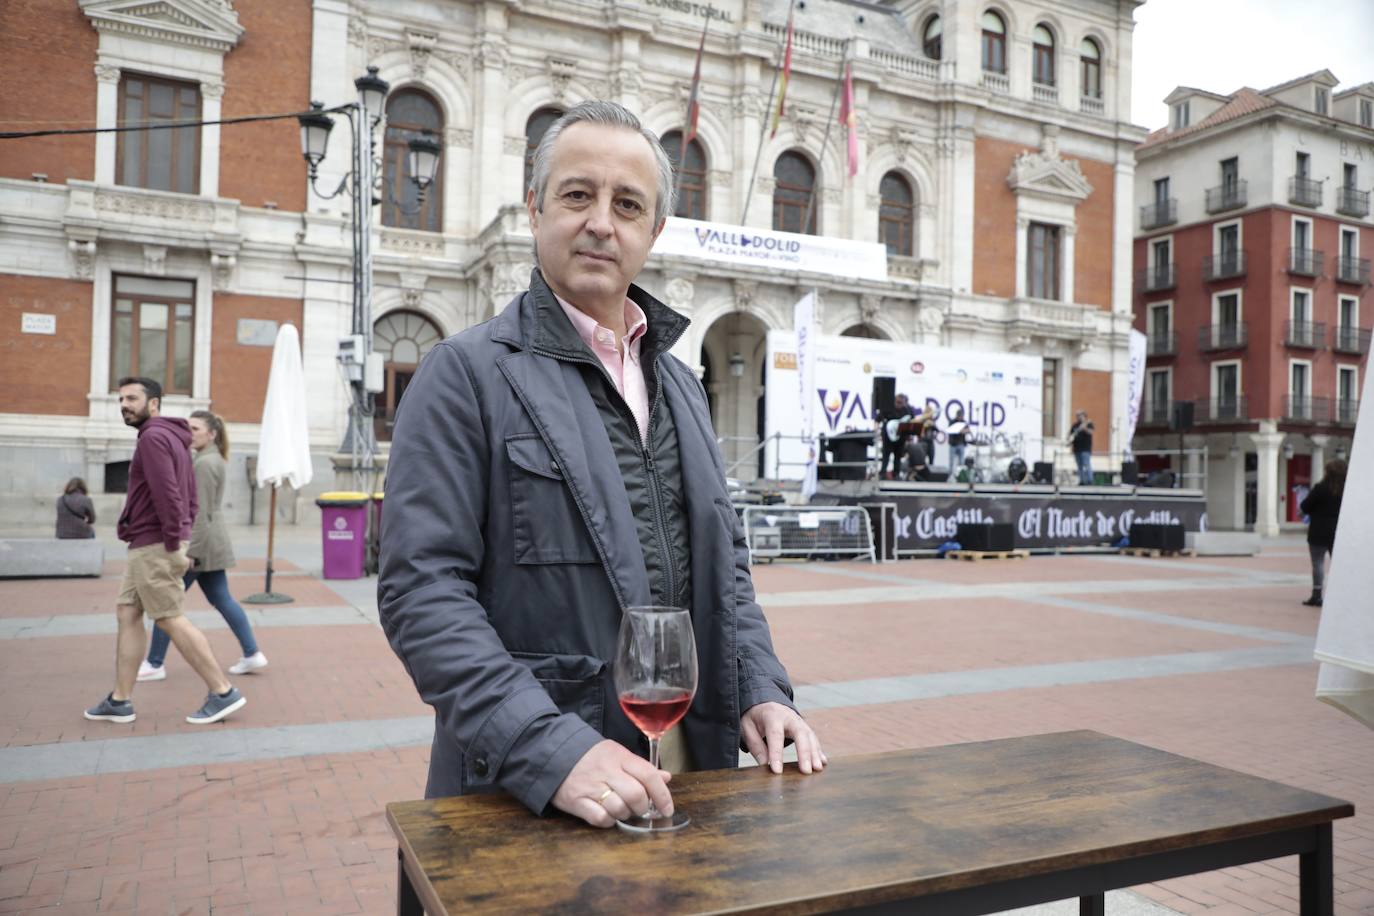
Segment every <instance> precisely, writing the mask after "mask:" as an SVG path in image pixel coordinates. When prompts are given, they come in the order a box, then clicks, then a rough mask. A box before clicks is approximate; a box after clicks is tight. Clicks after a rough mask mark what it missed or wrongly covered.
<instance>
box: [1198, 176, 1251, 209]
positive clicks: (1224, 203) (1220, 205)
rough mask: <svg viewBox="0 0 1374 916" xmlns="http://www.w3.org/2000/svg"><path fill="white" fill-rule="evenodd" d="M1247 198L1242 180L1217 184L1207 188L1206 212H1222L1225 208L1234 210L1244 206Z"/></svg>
mask: <svg viewBox="0 0 1374 916" xmlns="http://www.w3.org/2000/svg"><path fill="white" fill-rule="evenodd" d="M1247 200H1248V197H1247V195H1246V184H1245V182H1244V181H1237V182H1235V183H1234V184H1223V185H1218V186H1217V187H1215V188H1208V189H1207V212H1208V213H1222V212H1224V211H1226V210H1235V209H1237V208H1238V207H1243V206H1245V204H1246V201H1247Z"/></svg>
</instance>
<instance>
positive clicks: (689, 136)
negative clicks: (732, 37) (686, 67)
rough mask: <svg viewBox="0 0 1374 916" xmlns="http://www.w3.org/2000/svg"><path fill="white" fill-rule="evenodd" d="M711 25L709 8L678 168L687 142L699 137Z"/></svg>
mask: <svg viewBox="0 0 1374 916" xmlns="http://www.w3.org/2000/svg"><path fill="white" fill-rule="evenodd" d="M710 27H711V16H710V9H709V8H708V9H707V15H706V21H705V22H704V23H703V24H702V26H701V44H699V45H697V65H696V67H695V69H693V70H692V92H691V94H690V95H689V96H688V97H687V129H686V130H684V131H683V132H682V146H681V148H680V149H679V150H678V156H677V161H678V168H679V169H681V168H682V163H683V162H684V161H685V160H686V159H687V144H689V143H691V142H692V141H693V140H695V139H696V137H697V121H698V120H699V119H700V117H701V100H700V99H699V98H698V94H699V93H700V91H701V55H702V52H704V51H705V50H706V30H707V29H708V28H710Z"/></svg>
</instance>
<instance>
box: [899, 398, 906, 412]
mask: <svg viewBox="0 0 1374 916" xmlns="http://www.w3.org/2000/svg"><path fill="white" fill-rule="evenodd" d="M897 409H898V410H906V398H904V397H902V396H901V395H900V394H899V395H897Z"/></svg>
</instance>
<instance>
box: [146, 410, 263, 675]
mask: <svg viewBox="0 0 1374 916" xmlns="http://www.w3.org/2000/svg"><path fill="white" fill-rule="evenodd" d="M189 423H190V426H191V451H192V453H193V457H194V459H195V463H194V468H195V472H196V502H197V504H198V506H199V508H198V510H197V512H196V520H195V524H194V525H193V526H192V528H191V546H190V547H188V548H187V550H186V554H187V556H189V557H190V558H191V568H190V569H189V570H187V571H186V577H185V580H184V581H185V584H186V587H187V588H188V589H189V588H190V587H191V583H192V582H196V581H199V582H200V590H201V591H202V592H204V593H205V597H206V598H208V599H210V603H211V604H212V605H214V606H215V610H217V611H219V612H220V615H221V616H223V617H224V622H225V623H227V624H229V629H231V630H233V631H234V635H235V636H236V637H238V641H239V646H240V647H241V648H242V649H243V657H242V658H240V659H239V660H238V661H237V662H235V663H234V664H233V665H231V666H230V667H229V673H230V674H248V673H249V672H251V671H257V670H259V669H262V668H266V667H267V657H266V656H265V655H263V654H262V653H261V652H260V651H258V643H257V640H256V639H254V637H253V627H252V625H251V624H249V623H248V615H247V614H245V613H244V612H243V608H242V607H241V606H240V605H239V603H238V602H237V601H235V600H234V596H233V595H231V594H229V578H228V576H226V575H225V573H224V571H225V570H226V569H228V568H229V567H231V566H233V565H234V562H235V561H234V549H233V547H232V546H231V545H230V543H229V531H228V529H227V528H226V527H225V524H224V518H223V517H222V516H221V515H220V511H219V505H220V500H221V499H222V498H223V497H224V468H225V461H226V460H227V459H228V457H229V436H228V434H227V433H226V432H225V430H224V421H223V420H221V419H220V418H219V417H218V416H216V415H215V414H213V413H211V412H210V411H208V410H197V411H195V412H194V413H192V414H191V417H190V420H189ZM212 446H213V447H212ZM169 642H170V639H169V637H168V636H167V634H166V633H164V632H163V631H162V628H161V627H154V628H153V639H152V645H151V646H150V647H149V649H148V658H147V659H146V660H145V661H144V662H143V664H141V665H140V666H139V668H138V679H139V680H140V681H160V680H162V679H164V678H165V677H167V670H166V669H165V668H164V667H163V661H164V660H165V659H166V658H167V646H168V643H169Z"/></svg>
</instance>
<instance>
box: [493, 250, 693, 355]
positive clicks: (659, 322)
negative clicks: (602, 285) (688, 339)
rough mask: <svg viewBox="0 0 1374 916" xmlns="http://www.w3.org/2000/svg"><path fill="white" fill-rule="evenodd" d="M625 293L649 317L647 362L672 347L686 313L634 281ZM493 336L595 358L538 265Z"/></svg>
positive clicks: (549, 352)
mask: <svg viewBox="0 0 1374 916" xmlns="http://www.w3.org/2000/svg"><path fill="white" fill-rule="evenodd" d="M626 295H627V296H629V298H630V299H631V300H632V301H633V302H634V303H635V304H636V305H638V306H639V307H640V308H641V309H643V310H644V317H645V318H646V319H648V325H649V327H648V330H646V331H645V333H644V339H643V342H642V343H641V344H640V352H641V353H642V354H644V357H645V361H646V362H648V361H649V359H650V358H656V357H657V356H658V355H659V354H660V353H664V352H666V351H667V350H669V349H671V348H672V346H673V344H675V343H677V341H678V339H679V338H680V337H682V334H683V332H684V331H686V330H687V325H689V324H691V321H690V320H689V319H688V318H687V317H686V316H684V315H681V314H679V313H678V312H675V311H673V310H672V309H671V308H669V307H668V306H666V305H664V304H663V303H662V302H659V301H658V300H657V299H655V298H654V297H653V296H651V295H649V294H648V293H647V292H645V291H644V290H643V289H641V288H640V287H638V286H635V285H634V284H631V285H630V288H629V291H628V292H627V293H626ZM492 339H493V340H498V341H502V342H504V343H508V344H510V345H512V346H514V347H517V348H519V349H522V350H534V351H537V352H540V353H544V354H546V355H551V356H562V357H567V358H571V359H584V358H591V359H595V358H596V357H595V356H594V355H593V354H592V352H591V351H590V350H588V349H587V345H586V344H585V343H583V342H582V338H581V337H580V336H578V333H577V329H576V328H574V327H573V326H572V322H571V321H569V320H568V316H567V315H566V314H565V313H564V312H563V307H562V306H560V305H559V304H558V300H557V299H555V298H554V295H553V290H551V289H549V285H548V284H547V283H545V282H544V275H543V274H541V273H540V272H539V268H537V267H536V268H535V269H534V270H532V271H530V288H529V291H528V292H526V293H524V294H523V295H520V296H517V297H516V298H515V299H514V300H512V302H511V303H510V305H508V306H506V308H505V309H504V310H502V312H501V314H500V315H498V316H497V317H496V320H495V327H494V329H493V330H492Z"/></svg>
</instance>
